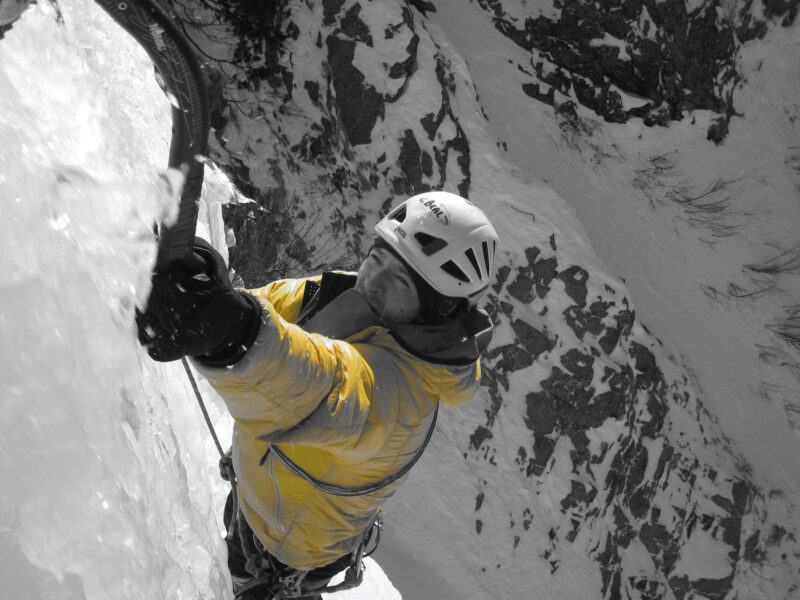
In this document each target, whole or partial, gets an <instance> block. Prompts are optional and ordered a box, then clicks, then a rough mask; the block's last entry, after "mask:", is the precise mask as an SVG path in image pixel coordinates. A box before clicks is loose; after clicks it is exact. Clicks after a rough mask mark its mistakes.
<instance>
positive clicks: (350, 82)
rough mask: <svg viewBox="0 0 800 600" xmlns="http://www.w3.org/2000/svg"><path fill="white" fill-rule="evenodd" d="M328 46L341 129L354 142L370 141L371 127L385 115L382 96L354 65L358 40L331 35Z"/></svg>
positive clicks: (354, 143) (366, 142) (364, 142)
mask: <svg viewBox="0 0 800 600" xmlns="http://www.w3.org/2000/svg"><path fill="white" fill-rule="evenodd" d="M327 45H328V63H329V64H330V67H331V72H332V79H333V88H334V90H335V91H336V105H337V107H338V110H339V116H340V117H341V123H342V129H343V130H344V132H345V135H346V136H347V139H348V141H349V142H350V143H351V144H352V145H354V146H356V145H358V144H368V143H369V142H370V139H371V134H372V128H373V127H374V126H375V123H376V121H377V120H378V119H379V118H383V116H384V102H383V97H382V96H381V95H380V94H379V93H378V92H377V91H376V90H375V88H374V87H372V86H371V85H369V84H367V83H366V80H365V79H364V75H363V74H362V73H361V71H359V70H358V69H357V68H355V67H354V66H353V56H354V54H355V42H353V41H351V40H347V39H342V38H338V37H335V36H331V37H329V38H328V39H327Z"/></svg>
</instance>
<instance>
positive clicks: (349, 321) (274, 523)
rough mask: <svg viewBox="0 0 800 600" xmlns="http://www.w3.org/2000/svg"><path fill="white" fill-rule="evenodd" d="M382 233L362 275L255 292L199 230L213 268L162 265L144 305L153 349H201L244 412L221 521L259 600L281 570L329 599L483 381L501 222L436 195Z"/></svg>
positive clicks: (231, 560)
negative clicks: (439, 426)
mask: <svg viewBox="0 0 800 600" xmlns="http://www.w3.org/2000/svg"><path fill="white" fill-rule="evenodd" d="M375 230H376V232H377V237H376V241H375V243H374V245H373V246H372V248H371V249H370V251H369V254H368V256H367V258H366V259H365V260H364V262H363V263H362V264H361V266H360V268H359V270H358V273H357V274H356V273H344V272H326V273H323V274H322V275H317V276H314V277H309V278H305V279H287V280H281V281H275V282H272V283H270V284H269V285H267V286H266V287H263V288H260V289H254V290H248V291H243V290H234V288H233V287H232V286H231V284H230V282H229V278H228V271H227V268H226V266H225V264H224V261H223V260H222V257H221V256H220V255H219V254H218V253H217V252H216V251H215V250H213V248H211V246H210V245H209V244H207V243H205V242H203V241H202V240H199V239H198V241H197V243H196V245H195V252H196V254H197V255H199V256H200V257H202V258H203V260H204V262H205V270H204V271H203V272H201V273H191V272H188V271H186V270H184V269H182V268H180V267H174V268H171V269H169V270H166V271H163V272H160V273H157V274H156V275H154V276H153V282H152V283H153V286H152V291H151V294H150V297H149V300H148V304H147V307H146V310H145V311H144V313H139V314H138V315H137V324H138V327H139V339H140V341H141V342H142V344H143V345H144V346H145V347H146V348H147V350H148V353H149V354H150V356H151V357H153V358H154V359H155V360H158V361H170V360H176V359H178V358H180V357H183V356H189V357H191V358H192V359H193V363H194V365H195V366H196V368H197V370H198V371H199V372H200V373H201V374H202V375H204V376H205V377H206V378H207V379H208V381H209V382H210V384H211V385H212V386H213V387H214V389H215V390H216V391H217V392H218V393H219V395H220V396H221V397H222V399H223V400H224V402H225V405H226V406H227V409H228V411H230V414H231V415H232V417H233V419H234V422H235V424H234V431H233V445H232V449H231V457H232V465H233V471H234V472H235V481H236V484H235V486H234V492H235V493H233V494H232V495H231V496H229V497H228V502H227V505H226V514H225V521H226V524H229V533H228V537H227V544H228V551H229V556H228V565H229V568H230V571H231V575H232V578H233V581H234V592H235V594H236V597H237V598H263V597H264V591H265V590H267V589H273V588H269V587H259V585H261V583H263V584H264V586H267V582H273V583H274V582H275V581H281V582H283V585H284V590H286V585H287V582H290V583H292V585H295V586H296V587H295V588H294V589H295V592H296V593H302V594H306V595H304V596H303V597H313V598H317V597H319V596H318V593H319V590H321V589H322V588H324V586H325V585H327V583H328V582H329V580H330V579H331V577H332V576H333V575H334V574H335V573H337V572H339V571H342V570H345V569H346V568H347V567H348V566H349V565H350V564H351V562H352V561H353V556H354V555H355V554H356V553H357V552H358V551H359V549H360V548H362V547H363V542H364V539H365V536H367V535H368V534H369V532H370V531H371V530H372V527H373V524H374V522H375V521H376V518H377V517H378V514H379V511H380V508H381V506H382V505H383V504H384V502H386V500H387V499H388V498H389V497H390V496H392V494H393V493H394V492H395V490H396V489H397V487H398V486H399V485H400V483H401V482H402V481H403V479H404V477H405V474H406V473H407V471H408V469H409V468H410V465H412V464H413V463H414V462H416V460H417V459H418V458H419V456H420V455H421V453H422V451H423V450H424V448H425V445H426V444H427V442H428V440H429V439H430V434H431V432H432V430H433V427H434V425H435V421H436V414H437V411H438V406H439V403H440V402H441V403H443V404H444V405H445V406H447V407H454V406H457V405H459V404H461V403H463V402H465V401H467V400H469V399H470V398H471V397H472V396H473V394H474V393H475V392H476V390H477V389H478V382H479V379H480V363H479V356H480V354H481V352H482V351H483V350H484V349H485V348H486V346H487V344H488V343H489V339H490V338H491V332H492V324H491V321H490V319H489V317H488V315H487V314H486V313H485V312H484V311H482V310H480V309H478V308H477V307H476V302H477V300H478V299H479V298H480V297H481V295H482V294H483V292H484V291H485V290H486V288H487V287H488V286H489V285H490V283H492V282H493V277H494V258H495V253H496V246H497V241H498V237H497V233H496V232H495V229H494V227H493V226H492V224H491V223H490V222H489V220H488V219H487V217H486V215H485V214H484V213H483V212H482V211H481V210H480V209H479V208H478V207H477V206H475V205H474V204H472V203H471V202H469V201H467V200H465V199H464V198H461V197H459V196H456V195H454V194H450V193H447V192H429V193H424V194H420V195H417V196H414V197H412V198H410V199H408V200H406V201H404V202H403V203H402V204H400V205H399V206H397V207H396V208H394V209H393V210H391V211H390V212H389V214H388V215H387V216H386V217H384V218H383V219H382V220H381V221H380V222H379V223H378V224H377V225H376V227H375ZM301 581H302V586H301V585H300V582H301ZM298 590H301V591H298ZM284 593H285V594H286V595H285V596H280V597H289V596H290V594H289V593H288V592H286V591H284ZM270 597H274V596H270Z"/></svg>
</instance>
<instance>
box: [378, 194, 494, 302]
mask: <svg viewBox="0 0 800 600" xmlns="http://www.w3.org/2000/svg"><path fill="white" fill-rule="evenodd" d="M375 231H376V232H377V233H378V235H379V236H380V237H381V238H383V239H384V240H385V241H386V242H387V243H388V244H389V245H390V246H391V247H392V248H394V250H396V251H397V253H398V254H399V255H400V256H402V257H403V259H404V260H405V261H406V262H407V263H408V264H409V265H410V266H411V267H412V268H413V269H414V270H415V271H416V272H417V273H418V274H419V275H420V276H421V277H422V278H423V279H424V280H425V281H427V282H428V283H429V284H430V286H431V287H432V288H433V289H434V290H436V291H437V292H439V293H440V294H442V295H444V296H449V297H453V298H469V299H471V300H477V298H478V297H479V295H480V294H481V293H482V292H483V291H484V290H486V288H487V287H489V284H490V283H491V282H492V281H493V277H494V257H495V252H496V251H497V242H498V239H499V238H498V237H497V232H496V231H495V229H494V227H493V226H492V224H491V223H490V222H489V219H488V218H487V217H486V215H485V214H483V211H482V210H481V209H480V208H478V207H477V206H475V205H474V204H472V202H470V201H469V200H466V199H464V198H462V197H461V196H457V195H455V194H451V193H449V192H426V193H424V194H419V195H417V196H412V197H411V198H409V199H408V200H406V201H405V202H403V203H402V204H400V205H399V206H397V207H396V208H394V209H392V210H391V211H390V212H389V214H388V215H386V216H385V217H384V218H383V219H381V220H380V221H379V222H378V224H377V225H376V226H375Z"/></svg>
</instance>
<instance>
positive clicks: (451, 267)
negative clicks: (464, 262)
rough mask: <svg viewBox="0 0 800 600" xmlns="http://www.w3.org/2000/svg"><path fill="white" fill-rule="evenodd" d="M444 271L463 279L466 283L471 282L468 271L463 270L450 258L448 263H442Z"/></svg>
mask: <svg viewBox="0 0 800 600" xmlns="http://www.w3.org/2000/svg"><path fill="white" fill-rule="evenodd" d="M442 271H444V272H445V273H447V274H448V275H452V276H453V277H455V278H456V279H458V280H459V281H463V282H464V283H469V277H467V275H466V273H464V271H462V270H461V267H459V266H458V265H457V264H456V263H454V262H453V261H452V260H448V261H447V262H446V263H444V264H443V265H442Z"/></svg>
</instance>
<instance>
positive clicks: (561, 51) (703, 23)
mask: <svg viewBox="0 0 800 600" xmlns="http://www.w3.org/2000/svg"><path fill="white" fill-rule="evenodd" d="M479 4H480V5H481V6H482V7H483V8H484V9H485V10H486V11H487V12H489V13H491V15H492V16H493V23H494V24H495V27H497V28H498V29H499V30H500V31H501V32H502V33H503V35H505V36H507V37H509V38H510V39H512V40H513V41H514V42H515V43H516V44H518V45H520V46H521V47H523V48H525V49H526V50H529V51H531V52H532V56H533V58H532V60H531V67H532V69H533V71H534V72H535V76H536V79H537V80H538V81H539V82H540V83H526V84H524V90H525V93H527V94H528V95H529V96H531V97H532V98H535V99H537V100H539V101H541V102H545V103H547V104H550V105H552V106H554V107H556V106H559V105H561V104H564V103H568V102H572V101H573V99H577V101H578V102H579V103H580V104H581V105H583V106H585V107H586V108H588V109H589V110H591V111H592V112H594V113H595V114H597V115H599V116H601V117H603V118H604V119H605V120H606V121H610V122H615V123H624V122H626V121H627V120H628V119H630V118H633V117H639V118H642V119H643V120H644V122H645V124H647V125H666V124H667V123H668V122H669V121H670V120H680V119H682V118H684V116H685V114H686V113H687V112H689V111H692V110H697V109H707V110H710V111H712V112H714V113H715V114H716V115H717V118H716V119H715V121H714V124H713V125H712V126H711V127H710V128H709V130H708V139H710V140H713V141H715V142H717V143H721V142H722V141H723V140H724V139H725V137H726V135H727V131H728V122H729V121H730V119H731V117H732V116H733V115H734V114H735V113H736V109H735V107H734V102H733V96H734V90H735V89H736V86H737V85H738V83H739V82H740V80H741V74H740V73H738V72H737V66H736V60H737V51H738V48H739V47H740V46H741V44H743V43H745V42H747V41H749V40H751V39H754V38H756V37H763V36H764V34H765V33H766V32H767V30H768V27H767V25H766V21H765V20H762V19H756V18H754V17H753V14H754V13H759V14H762V15H763V16H764V17H765V19H766V20H770V19H775V20H779V21H780V22H781V23H782V25H783V26H786V27H788V26H790V25H791V24H792V23H793V22H794V19H795V17H796V16H797V12H798V4H797V2H777V3H774V2H744V3H724V2H718V1H713V2H694V3H689V2H685V1H684V0H666V1H663V2H658V1H656V0H649V1H643V0H613V1H611V2H602V3H600V2H588V1H586V0H566V1H563V2H558V1H556V2H554V6H555V7H556V8H557V9H558V13H559V14H558V16H552V15H547V16H545V15H536V14H530V15H525V14H524V13H523V14H520V12H521V11H520V6H519V5H522V6H525V2H515V1H513V0H512V1H508V0H505V1H504V0H479ZM531 12H533V11H531ZM629 96H632V97H633V98H635V99H636V101H635V104H636V106H630V104H631V101H630V100H631V99H630V98H629Z"/></svg>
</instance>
